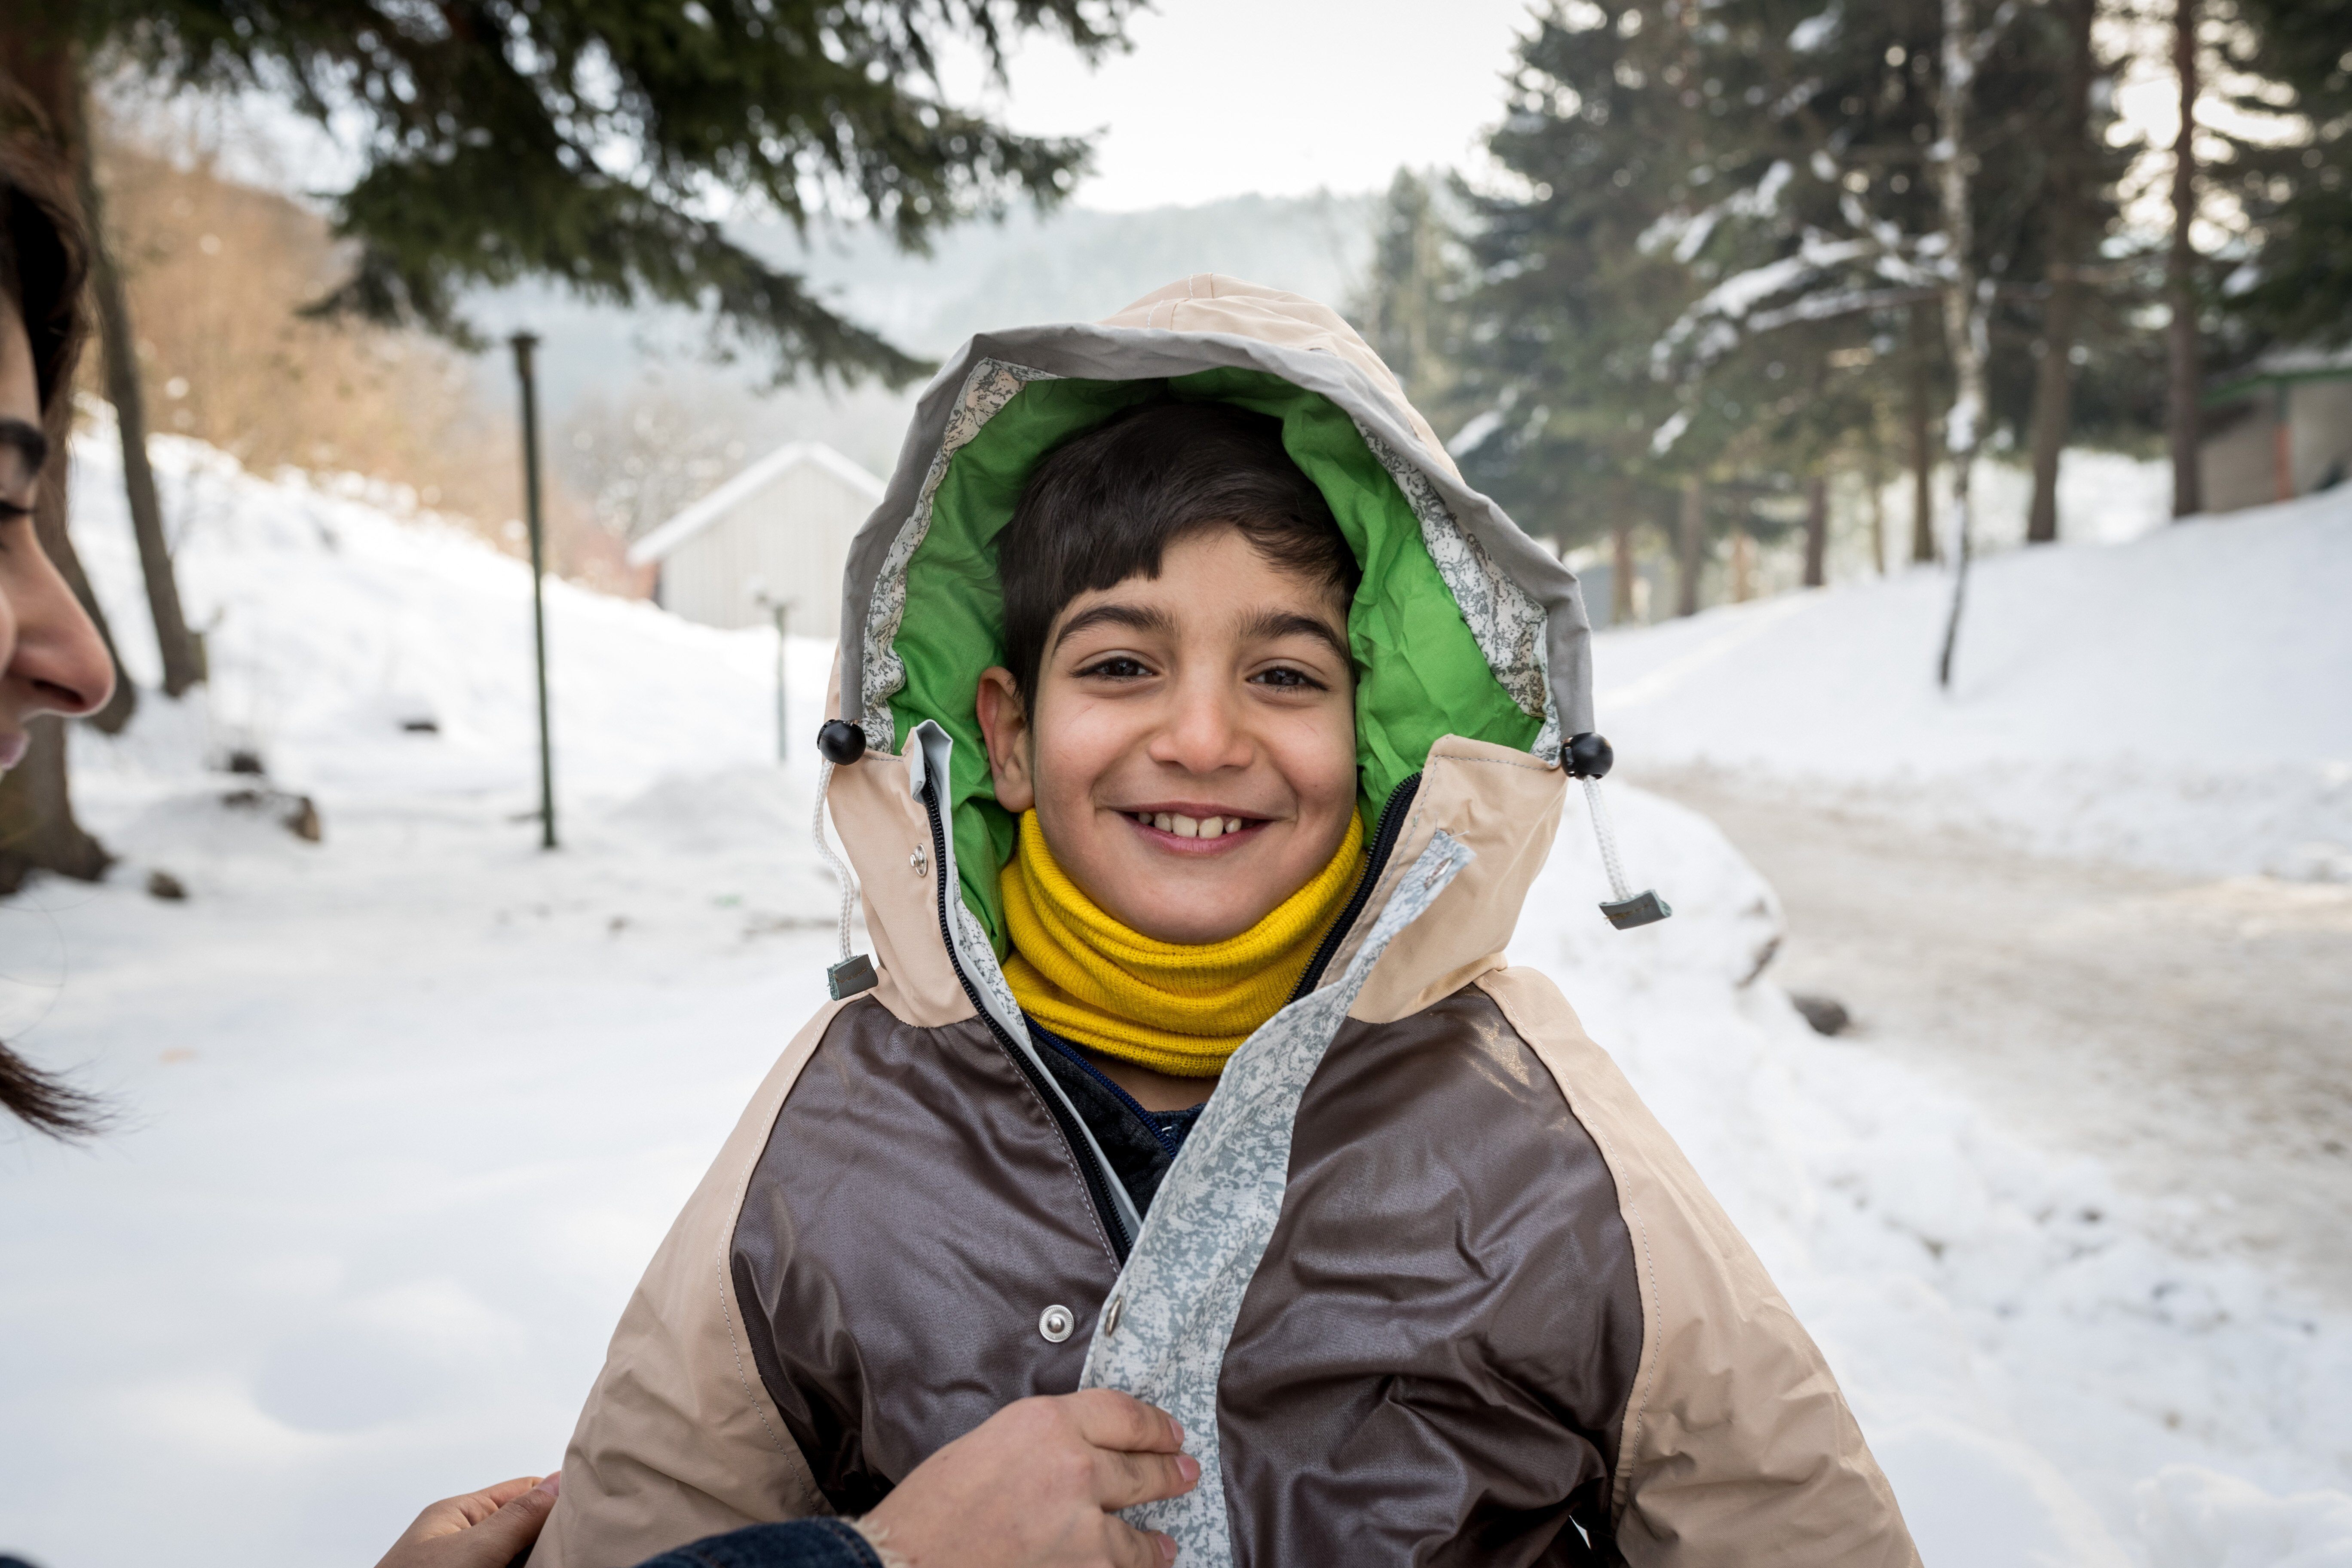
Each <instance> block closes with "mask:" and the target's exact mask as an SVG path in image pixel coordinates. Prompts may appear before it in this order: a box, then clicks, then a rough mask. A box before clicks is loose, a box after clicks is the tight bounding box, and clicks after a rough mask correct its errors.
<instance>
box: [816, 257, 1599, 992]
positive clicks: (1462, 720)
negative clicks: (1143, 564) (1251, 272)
mask: <svg viewBox="0 0 2352 1568" xmlns="http://www.w3.org/2000/svg"><path fill="white" fill-rule="evenodd" d="M1159 396H1173V397H1176V398H1179V399H1193V398H1197V399H1202V400H1214V401H1219V402H1227V403H1233V404H1237V405H1241V406H1243V407H1246V408H1249V409H1251V410H1253V411H1255V412H1257V413H1261V414H1265V415H1270V416H1274V417H1276V418H1278V419H1279V420H1280V421H1281V422H1282V433H1283V443H1284V446H1285V447H1286V449H1287V450H1288V452H1289V455H1290V457H1291V458H1292V460H1293V461H1294V462H1296V463H1297V465H1298V466H1299V468H1301V469H1302V470H1304V471H1305V472H1306V473H1307V476H1308V477H1309V478H1310V479H1313V480H1314V482H1315V483H1316V485H1317V486H1318V488H1319V489H1321V490H1322V492H1323V494H1324V497H1325V499H1326V500H1328V502H1329V504H1330V507H1331V511H1332V515H1333V516H1334V518H1335V519H1337V521H1338V522H1339V528H1340V530H1341V531H1342V532H1343V533H1344V534H1345V535H1346V536H1347V539H1348V542H1349V544H1350V545H1352V546H1353V547H1354V549H1355V552H1356V557H1357V560H1358V562H1359V563H1360V565H1361V567H1362V569H1363V582H1362V585H1361V586H1360V589H1359V590H1358V592H1357V595H1356V598H1355V602H1354V604H1353V605H1352V606H1351V608H1350V611H1349V643H1350V645H1351V651H1352V652H1353V654H1354V658H1355V663H1356V668H1357V676H1358V685H1357V690H1356V736H1357V758H1358V770H1359V778H1360V797H1361V800H1362V802H1363V805H1364V808H1365V822H1366V824H1367V826H1370V824H1372V823H1373V822H1375V821H1377V820H1378V818H1379V816H1380V813H1381V806H1382V805H1383V804H1384V803H1385V802H1386V801H1387V800H1388V799H1389V798H1390V796H1391V794H1392V792H1393V791H1394V790H1395V789H1396V787H1397V786H1398V785H1399V784H1402V782H1403V781H1405V780H1406V779H1407V778H1410V777H1412V775H1414V774H1417V773H1421V772H1422V771H1423V768H1424V766H1425V765H1426V764H1427V763H1428V760H1429V757H1430V752H1431V749H1432V747H1433V746H1435V745H1436V744H1437V742H1440V741H1441V740H1443V739H1444V738H1445V737H1447V736H1449V735H1451V736H1460V737H1464V738H1465V739H1467V740H1470V741H1474V742H1487V743H1491V744H1493V745H1496V746H1500V747H1507V748H1509V749H1510V750H1512V751H1514V752H1522V753H1530V752H1531V753H1535V754H1537V755H1538V756H1540V757H1541V758H1542V759H1543V761H1544V762H1546V763H1550V762H1552V761H1553V759H1555V758H1556V757H1557V755H1558V750H1559V742H1560V741H1561V739H1562V737H1563V736H1566V735H1574V734H1578V733H1580V732H1582V731H1589V730H1591V728H1592V703H1591V652H1590V646H1589V645H1590V638H1591V623H1590V621H1589V620H1588V619H1587V617H1586V615H1585V609H1584V603H1583V598H1582V595H1581V594H1580V591H1579V589H1578V586H1577V582H1576V578H1575V575H1574V574H1572V573H1570V571H1569V570H1568V569H1567V568H1566V567H1565V566H1563V565H1562V564H1561V563H1559V560H1558V559H1557V558H1555V557H1554V556H1553V555H1552V554H1551V553H1550V552H1548V551H1546V550H1545V549H1543V548H1542V547H1541V546H1539V545H1538V544H1537V543H1536V542H1534V541H1533V540H1531V539H1529V538H1528V536H1527V535H1526V534H1524V533H1523V532H1521V531H1519V529H1518V528H1517V525H1516V524H1514V523H1513V522H1512V521H1510V519H1509V518H1507V517H1506V516H1505V515H1504V514H1503V511H1502V510H1501V509H1500V508H1499V507H1497V506H1496V504H1495V503H1494V502H1493V501H1491V500H1488V499H1486V497H1485V496H1483V495H1480V494H1478V493H1477V492H1476V491H1475V490H1473V489H1469V488H1468V487H1467V486H1465V484H1464V483H1463V482H1462V477H1461V474H1460V472H1459V471H1458V470H1457V469H1456V468H1454V462H1453V459H1452V458H1450V457H1448V456H1447V454H1446V452H1445V449H1444V446H1443V445H1442V444H1441V443H1440V442H1439V441H1438V439H1437V437H1436V435H1435V433H1434V432H1433V430H1432V429H1431V428H1430V426H1429V424H1428V422H1427V421H1426V420H1424V419H1423V417H1422V416H1420V414H1419V413H1417V412H1416V411H1415V410H1414V409H1413V408H1412V405H1410V404H1409V403H1408V402H1406V400H1405V397H1404V393H1403V389H1402V387H1401V386H1400V385H1399V384H1398V382H1397V379H1396V377H1395V376H1394V375H1393V374H1391V372H1390V370H1389V368H1388V367H1387V366H1386V365H1385V364H1383V363H1381V360H1380V358H1379V356H1378V355H1376V354H1375V353H1373V352H1372V351H1371V349H1370V346H1369V345H1367V344H1366V343H1365V342H1364V341H1363V340H1362V339H1361V338H1360V337H1359V336H1358V335H1357V334H1356V332H1355V331H1354V330H1353V329H1352V328H1350V327H1349V325H1348V324H1347V322H1346V321H1342V320H1341V319H1340V317H1339V314H1338V313H1337V312H1335V311H1333V310H1330V309H1328V307H1326V306H1323V305H1319V304H1317V303H1316V302H1315V301H1313V300H1307V299H1303V298H1301V297H1300V296H1298V295H1296V294H1287V293H1284V292H1282V291H1280V290H1278V289H1266V288H1261V287H1259V286H1257V285H1255V284H1250V283H1244V282H1241V281H1239V280H1238V279H1232V278H1226V277H1222V276H1219V275H1216V274H1207V273H1204V274H1201V275H1198V276H1195V277H1192V278H1189V279H1184V280H1183V281H1181V282H1178V283H1173V284H1171V285H1169V286H1168V287H1166V288H1164V289H1159V290H1156V291H1155V292H1153V293H1150V294H1147V295H1145V296H1144V297H1143V298H1142V299H1140V300H1137V301H1136V302H1135V303H1133V304H1132V305H1129V306H1128V307H1127V308H1126V309H1125V310H1121V311H1119V312H1118V314H1117V315H1115V316H1112V317H1110V318H1109V319H1108V320H1107V321H1100V322H1097V323H1094V324H1092V325H1085V324H1066V325H1056V326H1041V327H1023V328H1017V329H1013V330H1010V331H1001V332H991V333H984V334H982V335H981V336H979V337H975V338H973V339H972V340H971V342H968V343H966V344H965V345H964V347H963V348H962V350H961V352H960V353H957V354H956V355H955V356H954V357H953V358H952V359H951V360H950V361H949V363H947V364H946V365H945V367H944V368H942V369H941V370H940V374H938V376H937V377H935V378H934V379H933V380H932V382H931V384H930V385H929V387H928V388H926V390H925V391H924V393H923V395H922V398H921V401H920V403H919V405H918V409H917V413H916V416H915V420H914V424H913V426H912V427H911V428H910V429H909V430H908V435H907V439H906V443H905V445H904V446H903V447H902V448H901V450H900V453H899V458H898V466H897V468H896V469H895V471H894V472H893V474H892V476H891V479H890V482H889V486H888V489H887V491H886V492H885V495H884V497H883V500H882V504H881V506H880V507H879V508H878V509H877V510H876V511H875V513H874V515H873V517H872V518H871V519H869V520H868V521H867V522H866V526H865V527H864V528H863V529H862V530H861V531H859V533H858V535H857V537H856V541H855V542H853V543H852V545H851V547H850V553H849V563H848V569H847V573H846V580H845V584H844V586H843V598H842V614H841V628H842V630H841V645H840V655H839V667H838V668H839V671H840V698H839V704H840V705H839V710H838V717H840V718H842V719H845V720H847V721H850V722H852V723H854V724H857V725H859V726H860V727H861V728H862V729H863V731H864V732H865V735H866V744H867V746H868V747H869V748H870V749H872V750H874V751H878V752H889V753H894V754H895V753H908V754H909V760H910V763H912V765H913V766H915V767H916V768H917V769H921V768H922V767H923V763H922V762H921V761H920V760H919V758H920V755H921V753H924V752H929V753H930V754H931V764H930V766H931V771H932V773H934V774H935V775H944V776H943V779H942V778H940V777H938V776H935V777H934V778H933V781H932V782H933V783H934V784H941V783H943V784H944V787H943V788H942V789H941V795H942V796H943V801H942V804H943V805H945V806H946V808H947V813H946V815H947V819H948V821H949V822H950V823H952V824H953V834H954V845H953V852H952V858H953V862H954V864H955V867H956V871H957V875H958V876H959V878H960V879H961V893H962V902H963V903H964V905H965V906H966V907H967V908H968V909H969V910H971V914H972V915H973V916H974V917H976V918H977V920H978V921H979V923H980V925H981V926H982V929H983V930H984V931H985V932H986V933H987V936H988V938H989V939H990V942H991V943H992V945H993V946H994V947H995V948H996V950H997V952H999V953H1002V952H1003V946H1004V937H1003V915H1002V911H1001V910H1000V908H999V902H998V892H997V880H996V873H997V870H998V868H1000V867H1001V866H1002V865H1003V862H1004V860H1005V858H1006V857H1007V856H1009V855H1010V854H1011V853H1012V849H1013V838H1014V825H1013V819H1012V817H1011V816H1009V815H1008V814H1007V813H1006V812H1005V811H1004V810H1003V808H1002V807H1000V806H998V805H997V804H996V801H995V796H994V792H993V789H992V784H991V782H990V778H989V773H988V764H987V756H986V751H985V748H984V746H983V745H982V739H981V734H980V727H979V722H978V721H977V719H976V718H975V716H974V712H973V702H974V698H975V694H976V691H977V688H978V686H979V679H980V673H981V671H982V670H983V669H985V668H988V667H989V666H991V665H994V664H1001V663H1003V660H1004V651H1003V616H1002V598H1001V594H1000V591H999V588H998V584H997V579H996V569H995V538H996V535H997V533H998V532H999V531H1001V530H1002V529H1003V527H1004V525H1005V524H1006V523H1007V522H1008V521H1010V520H1011V518H1012V515H1013V506H1014V503H1015V502H1016V501H1017V500H1018V499H1019V497H1020V494H1021V489H1022V487H1023V485H1024V482H1025V481H1026V479H1027V478H1028V474H1029V471H1030V468H1031V467H1032V465H1034V463H1035V462H1036V461H1037V459H1038V458H1041V457H1042V456H1044V455H1045V452H1046V451H1047V450H1048V449H1050V448H1051V447H1054V446H1055V445H1056V444H1058V443H1059V442H1061V441H1062V440H1064V439H1066V437H1070V436H1072V435H1075V434H1076V433H1077V432H1079V431H1081V430H1084V429H1087V428H1088V427H1090V426H1094V425H1097V424H1099V423H1101V422H1102V421H1103V420H1105V419H1108V417H1110V416H1112V415H1114V414H1116V413H1117V412H1118V411H1119V410H1120V409H1122V408H1124V407H1127V406H1129V405H1132V404H1134V403H1138V402H1141V401H1144V400H1146V399H1149V398H1153V397H1159ZM927 725H929V726H935V727H936V729H932V730H925V729H924V727H925V726H927ZM919 730H923V731H924V736H925V737H928V738H929V742H930V743H929V744H918V741H919V737H918V731H919ZM942 741H944V742H947V743H946V744H940V742H942ZM917 787H918V788H920V784H918V785H917Z"/></svg>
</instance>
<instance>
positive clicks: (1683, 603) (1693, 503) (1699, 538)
mask: <svg viewBox="0 0 2352 1568" xmlns="http://www.w3.org/2000/svg"><path fill="white" fill-rule="evenodd" d="M1681 532H1682V538H1681V545H1682V558H1681V568H1682V569H1681V572H1680V573H1679V574H1678V575H1679V577H1680V581H1678V582H1677V583H1676V584H1675V614H1676V615H1678V616H1695V615H1697V614H1698V571H1699V564H1700V557H1701V555H1702V553H1703V552H1704V550H1705V548H1706V487H1704V486H1703V485H1701V484H1700V483H1699V481H1698V480H1696V479H1685V480H1684V481H1683V516H1682V531H1681Z"/></svg>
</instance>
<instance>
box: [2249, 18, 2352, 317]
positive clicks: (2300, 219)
mask: <svg viewBox="0 0 2352 1568" xmlns="http://www.w3.org/2000/svg"><path fill="white" fill-rule="evenodd" d="M2236 10H2237V15H2238V17H2239V19H2240V20H2241V21H2242V22H2243V23H2245V24H2246V25H2247V29H2246V31H2245V32H2244V33H2243V34H2242V35H2241V40H2242V41H2241V42H2240V43H2238V45H2237V46H2236V47H2233V48H2232V50H2231V58H2230V61H2229V63H2230V64H2231V66H2232V67H2233V68H2236V69H2237V70H2239V71H2242V72H2244V73H2247V74H2249V75H2251V76H2252V77H2253V78H2255V79H2256V82H2257V84H2258V85H2257V86H2256V87H2255V88H2254V89H2252V90H2249V91H2247V92H2245V93H2243V94H2241V95H2240V99H2239V101H2238V103H2237V105H2236V107H2237V108H2238V109H2239V110H2241V111H2242V112H2243V113H2245V114H2247V115H2249V116H2253V117H2259V118H2260V119H2263V120H2275V119H2276V118H2278V117H2280V116H2281V115H2282V113H2284V117H2285V118H2286V119H2287V120H2288V121H2289V123H2290V125H2291V127H2292V131H2291V134H2289V135H2288V136H2287V137H2286V138H2285V139H2284V141H2283V142H2276V141H2267V140H2266V141H2261V142H2257V141H2254V140H2252V138H2249V137H2243V136H2240V137H2233V138H2232V139H2231V145H2230V153H2231V158H2230V167H2229V170H2228V171H2227V173H2228V174H2229V176H2230V178H2229V191H2230V195H2231V196H2232V197H2233V198H2234V200H2235V201H2236V203H2237V204H2238V205H2240V207H2241V208H2242V212H2243V214H2244V223H2245V228H2246V232H2247V235H2248V237H2249V241H2250V245H2251V250H2252V254H2251V256H2250V257H2249V258H2247V266H2246V271H2245V275H2244V278H2243V280H2242V285H2241V286H2240V287H2238V288H2235V289H2230V290H2226V291H2225V293H2224V297H2223V304H2224V306H2225V308H2226V309H2227V310H2229V311H2230V313H2231V315H2232V316H2233V317H2235V318H2236V319H2237V321H2238V322H2239V323H2240V324H2241V325H2242V328H2244V329H2250V330H2251V331H2252V336H2253V342H2254V344H2255V345H2257V346H2258V345H2259V344H2261V343H2264V342H2310V343H2314V344H2318V345H2323V346H2329V345H2335V344H2339V343H2343V342H2347V341H2352V0H2237V5H2236ZM2266 89H2284V102H2283V103H2282V102H2281V101H2280V95H2279V94H2277V93H2275V92H2273V91H2270V90H2266Z"/></svg>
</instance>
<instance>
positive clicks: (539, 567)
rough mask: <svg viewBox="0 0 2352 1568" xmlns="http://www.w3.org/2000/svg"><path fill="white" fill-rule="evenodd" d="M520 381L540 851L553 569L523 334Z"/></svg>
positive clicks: (548, 765) (550, 790)
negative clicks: (547, 581)
mask: <svg viewBox="0 0 2352 1568" xmlns="http://www.w3.org/2000/svg"><path fill="white" fill-rule="evenodd" d="M507 342H509V343H511V344H512V345H513V346H514V356H515V379H516V380H518V381H520V383H521V384H522V493H523V505H524V509H525V514H526V517H527V519H528V521H529V522H530V642H531V652H532V655H533V657H534V658H536V659H537V661H538V665H539V847H541V848H542V849H552V848H554V847H555V755H554V752H553V750H552V748H551V746H550V745H549V744H548V737H547V598H546V595H545V594H544V593H543V592H542V591H541V582H540V580H541V577H542V576H544V575H545V574H546V571H547V550H546V535H545V531H544V530H542V529H541V526H540V516H539V393H538V388H537V384H536V383H535V382H534V381H533V380H532V377H531V361H530V355H531V351H532V350H533V349H535V348H537V347H538V346H539V339H538V338H537V337H535V336H533V335H532V334H531V333H530V332H517V333H516V334H515V335H514V336H513V337H511V338H509V339H508V340H507Z"/></svg>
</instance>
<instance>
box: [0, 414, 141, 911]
mask: <svg viewBox="0 0 2352 1568" xmlns="http://www.w3.org/2000/svg"><path fill="white" fill-rule="evenodd" d="M33 526H34V528H35V530H36V531H37V533H38V535H39V538H40V542H41V548H42V549H43V550H44V551H46V552H48V554H49V556H50V558H51V559H53V560H56V561H58V562H59V563H61V564H62V563H64V562H67V561H71V560H73V546H72V544H71V543H70V542H68V540H67V539H66V465H65V463H64V462H63V461H62V460H61V459H59V460H57V462H56V471H55V472H54V473H52V472H48V471H47V470H45V471H44V472H43V473H42V475H41V488H40V489H39V491H38V492H37V499H36V500H35V501H34V525H33ZM80 578H81V563H79V561H74V563H73V567H72V570H71V572H70V574H68V581H71V582H73V583H74V585H75V592H76V593H77V594H79V593H82V592H83V591H85V590H86V589H87V587H88V584H87V583H86V582H83V581H80V580H79V579H80ZM117 679H120V677H119V676H118V677H117ZM26 728H27V730H28V731H29V733H30V735H31V737H32V745H31V746H30V748H28V749H27V750H26V752H25V759H24V761H23V762H21V763H17V764H16V767H14V768H12V769H11V770H9V772H8V773H6V774H5V775H0V894H7V893H13V892H15V891H16V889H18V888H20V887H22V886H23V885H24V882H25V878H26V875H28V874H29V873H31V872H33V871H35V870H43V871H55V872H57V873H58V875H60V876H65V877H73V878H78V879H80V880H82V881H85V882H94V881H96V880H97V879H99V878H100V876H102V875H104V874H105V871H106V868H107V867H108V865H109V864H110V863H111V861H112V859H113V857H111V856H110V855H108V854H107V852H106V850H105V848H104V847H102V846H100V843H99V842H98V840H97V839H95V838H92V837H90V836H89V834H87V833H85V832H83V831H82V828H81V825H80V824H79V823H78V822H76V821H75V820H74V815H73V796H72V794H71V792H70V791H69V790H68V788H67V786H66V728H65V721H63V720H62V719H55V718H48V719H36V720H34V721H32V723H31V724H30V725H28V726H27V727H26Z"/></svg>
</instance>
